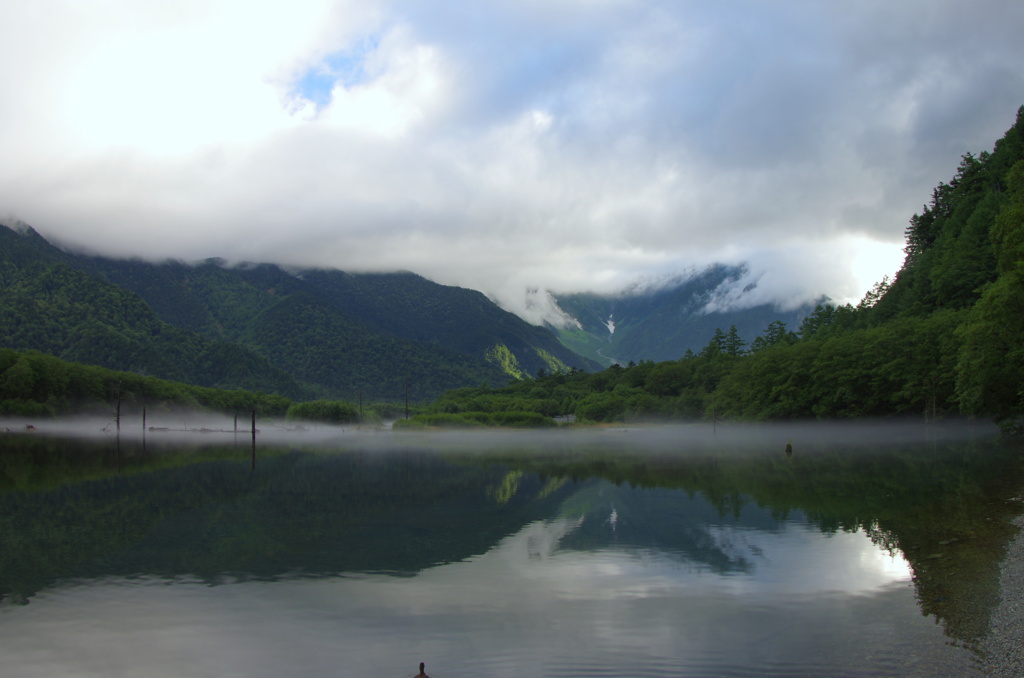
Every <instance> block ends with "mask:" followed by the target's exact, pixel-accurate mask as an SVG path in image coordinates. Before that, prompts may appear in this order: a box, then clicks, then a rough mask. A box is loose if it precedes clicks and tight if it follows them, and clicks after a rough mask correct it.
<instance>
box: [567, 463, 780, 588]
mask: <svg viewBox="0 0 1024 678" xmlns="http://www.w3.org/2000/svg"><path fill="white" fill-rule="evenodd" d="M561 511H562V512H563V514H566V515H579V516H580V519H579V525H578V527H576V529H574V530H573V531H572V532H571V533H569V534H567V535H566V536H565V537H564V538H563V539H562V541H561V547H562V548H567V549H576V550H587V551H592V550H597V549H603V548H611V547H614V548H616V549H619V550H625V551H646V550H656V551H659V552H661V553H663V554H664V555H666V556H667V557H669V558H671V559H675V560H678V561H680V562H685V563H687V564H688V565H689V567H690V568H692V569H694V570H705V569H706V570H708V571H710V572H714V573H716V574H730V573H744V572H749V571H751V570H752V569H753V567H754V565H755V562H756V560H757V557H758V555H759V550H760V549H759V547H758V546H757V544H756V543H755V540H751V539H747V538H744V537H743V535H744V533H749V532H750V531H758V532H777V531H779V530H781V528H782V526H783V521H781V520H780V519H778V518H777V517H775V516H773V515H772V514H771V512H770V511H768V510H766V509H763V508H759V507H751V509H750V510H744V511H743V512H742V513H741V514H740V515H732V514H722V513H721V512H720V511H719V510H718V509H716V508H715V507H714V506H713V505H712V504H711V503H710V502H708V500H707V499H705V498H703V497H701V496H699V495H688V494H686V493H683V492H680V491H678V490H667V489H639V488H635V487H631V486H622V485H618V486H617V485H614V484H612V483H609V482H603V483H600V484H596V485H595V484H589V485H587V486H586V487H585V488H582V489H581V490H580V491H579V492H577V493H576V494H574V495H573V496H572V497H571V498H570V499H568V500H567V501H566V502H565V503H564V504H563V505H562V508H561Z"/></svg>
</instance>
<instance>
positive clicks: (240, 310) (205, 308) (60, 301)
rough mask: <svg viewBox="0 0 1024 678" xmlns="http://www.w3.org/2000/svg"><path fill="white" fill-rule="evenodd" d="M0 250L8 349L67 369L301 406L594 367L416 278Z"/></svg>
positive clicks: (42, 247) (6, 240)
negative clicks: (43, 356)
mask: <svg viewBox="0 0 1024 678" xmlns="http://www.w3.org/2000/svg"><path fill="white" fill-rule="evenodd" d="M0 248H2V249H0V262H2V266H3V269H2V270H3V275H4V276H5V278H4V282H5V285H4V294H5V296H4V298H3V301H5V302H6V303H5V312H6V314H7V315H6V316H5V320H7V322H5V324H4V329H3V330H0V345H2V346H6V347H9V348H16V349H35V350H40V351H44V352H47V353H51V354H53V355H58V356H60V357H62V358H65V359H67V360H74V361H78V362H85V363H90V364H96V365H101V366H104V367H110V368H113V369H122V370H132V371H139V372H144V373H150V374H154V375H156V376H160V377H163V378H168V379H177V380H181V381H185V382H187V383H197V384H202V385H211V386H219V387H225V388H236V387H243V388H253V389H259V390H268V391H272V392H277V393H281V394H283V395H287V396H289V397H293V398H311V397H346V398H355V397H356V396H357V395H360V394H361V395H365V396H366V397H367V398H373V399H392V400H395V399H402V398H404V397H405V396H406V394H408V395H409V397H410V398H411V399H413V400H422V399H424V398H430V397H433V396H435V395H437V394H438V393H440V392H442V391H444V390H446V389H450V388H455V387H458V386H464V385H467V384H479V383H481V382H486V383H491V384H504V383H506V382H507V381H508V379H510V378H515V377H522V376H523V375H529V374H532V373H535V372H537V371H538V370H541V369H545V370H553V369H569V367H570V366H575V367H583V368H587V367H595V365H594V364H593V363H589V362H588V361H586V360H585V359H583V358H580V357H579V356H577V355H576V354H574V353H572V352H571V351H569V350H568V349H566V348H565V347H563V346H561V345H560V344H559V343H558V341H557V340H556V338H555V337H554V336H553V335H552V334H551V333H550V332H548V331H546V330H544V329H542V328H536V327H532V326H530V325H529V324H527V323H526V322H524V321H522V320H520V319H519V318H518V317H516V316H514V315H512V314H510V313H507V312H505V311H502V310H501V309H499V308H498V307H497V306H496V305H494V304H493V303H492V302H490V301H489V300H488V299H487V298H486V297H484V296H483V295H482V294H479V293H477V292H473V291H470V290H463V289H459V288H453V287H446V286H442V285H437V284H435V283H431V282H429V281H427V280H425V279H423V278H421V277H419V276H415V275H413V274H380V275H350V274H347V273H344V272H341V271H324V270H309V271H287V270H285V269H282V268H281V267H278V266H275V265H271V264H258V265H243V266H236V267H228V266H226V265H225V264H224V262H222V261H219V260H215V259H211V260H208V261H205V262H203V263H201V264H198V265H194V266H193V265H187V264H184V263H181V262H173V261H168V262H163V263H159V264H154V263H150V262H145V261H141V260H137V259H135V260H118V259H107V258H101V257H90V256H84V255H77V254H74V253H69V252H65V251H62V250H60V249H58V248H56V247H53V246H52V245H50V244H49V243H48V242H46V240H45V239H43V238H42V237H41V236H39V235H38V234H37V233H36V232H35V231H32V230H31V229H27V228H22V229H20V231H19V232H15V231H14V230H11V229H8V228H0ZM15 283H17V284H15ZM119 308H120V309H122V311H121V312H114V310H115V309H119ZM124 309H128V310H124Z"/></svg>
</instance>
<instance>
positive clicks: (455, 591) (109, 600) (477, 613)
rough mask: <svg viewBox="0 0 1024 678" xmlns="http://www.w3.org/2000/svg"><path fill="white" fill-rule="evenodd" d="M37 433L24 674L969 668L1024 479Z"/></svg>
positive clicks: (869, 466)
mask: <svg viewBox="0 0 1024 678" xmlns="http://www.w3.org/2000/svg"><path fill="white" fill-rule="evenodd" d="M83 426H85V425H84V424H80V425H79V427H80V428H81V427H83ZM40 428H41V429H42V430H40V431H38V432H36V433H33V434H8V435H6V436H4V437H3V438H0V549H2V550H0V595H2V597H3V598H2V603H0V676H5V677H14V678H18V677H35V676H40V677H42V676H46V677H52V676H81V677H83V678H84V677H92V676H105V677H110V676H192V677H206V676H211V677H212V676H217V677H226V676H238V677H251V678H263V677H267V678H269V677H271V676H273V677H275V678H277V677H280V676H394V677H395V678H402V677H403V676H411V675H412V674H414V673H416V668H417V664H418V663H419V662H420V661H423V662H426V664H427V672H428V673H429V674H430V675H431V676H433V677H434V678H446V677H454V676H773V675H775V676H888V675H900V676H906V675H921V676H930V675H964V674H969V673H970V672H971V671H972V670H973V665H974V660H975V656H974V650H973V647H974V646H975V644H976V643H977V641H978V640H979V639H980V638H981V637H982V636H983V635H984V633H985V631H986V630H987V625H988V614H989V612H990V611H991V609H992V607H993V606H994V605H995V604H996V603H997V602H998V588H997V585H998V577H999V561H1000V558H1001V552H1002V549H1003V548H1004V546H1005V544H1006V543H1007V541H1008V540H1009V539H1010V538H1012V536H1013V534H1014V533H1013V529H1012V527H1011V526H1010V525H1009V522H1010V520H1012V518H1013V517H1014V516H1015V515H1017V514H1018V513H1019V511H1020V508H1021V502H1020V501H1017V500H1018V499H1019V497H1020V492H1021V488H1022V487H1024V466H1022V454H1021V450H1020V448H1019V446H1018V445H1016V444H1013V443H1010V442H1007V441H1001V440H999V439H998V438H997V437H996V436H995V434H994V432H993V431H992V430H990V429H988V428H984V427H980V428H968V427H954V426H935V425H932V426H924V425H920V424H915V425H902V424H892V423H890V424H884V425H879V426H871V427H869V426H866V425H846V426H843V427H825V426H820V425H807V426H793V427H778V426H770V427H740V426H724V427H723V426H719V427H717V428H716V429H714V430H712V429H711V428H710V427H706V426H692V427H663V428H650V429H629V430H626V429H615V430H602V431H558V432H552V433H547V434H535V433H519V434H511V433H493V434H487V435H480V434H476V435H469V434H441V433H437V434H419V435H414V434H404V433H401V434H400V433H398V432H385V433H374V432H358V431H351V430H349V431H342V430H328V429H316V430H310V431H304V432H299V431H284V430H274V429H271V428H270V427H266V426H265V427H264V430H263V431H261V433H260V436H259V441H258V445H257V450H256V455H255V459H254V458H253V454H252V446H251V442H250V440H249V439H248V438H247V437H246V436H245V435H240V436H238V437H237V438H236V437H235V436H234V435H232V434H220V433H208V434H199V433H191V434H185V435H182V436H178V437H176V438H172V437H171V435H170V434H165V435H160V434H149V435H148V436H147V437H146V438H145V439H143V438H142V436H141V435H139V436H135V437H133V436H131V435H128V434H125V433H123V434H122V436H121V437H120V439H118V438H117V437H112V436H110V435H94V436H90V437H88V438H86V439H76V438H71V437H66V436H64V435H61V434H59V433H60V432H47V431H46V427H42V426H41V427H40ZM787 443H789V444H791V445H792V449H793V453H792V455H788V454H786V445H787Z"/></svg>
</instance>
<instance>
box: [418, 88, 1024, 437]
mask: <svg viewBox="0 0 1024 678" xmlns="http://www.w3.org/2000/svg"><path fill="white" fill-rule="evenodd" d="M905 252H906V258H905V260H904V263H903V266H902V268H901V269H900V270H899V272H897V274H896V276H895V278H894V279H893V280H891V281H890V280H888V279H884V280H882V281H879V282H878V283H877V284H876V285H875V287H874V289H872V290H871V291H870V292H868V293H867V294H866V295H865V297H864V299H863V300H861V302H860V303H859V304H857V305H856V306H853V305H850V304H846V305H841V306H836V305H831V304H821V305H819V306H818V307H817V308H816V309H815V310H814V311H813V312H812V313H811V314H810V315H808V316H807V317H806V318H804V320H803V321H802V322H801V323H800V325H799V326H798V327H795V328H789V327H787V326H786V325H785V323H783V322H781V321H775V322H772V323H770V324H769V325H768V326H767V327H766V328H765V330H764V332H763V333H762V335H761V336H758V337H757V338H755V339H754V340H753V341H751V342H746V341H744V340H743V339H742V338H741V336H740V334H739V333H738V332H737V330H736V328H735V327H730V328H728V329H727V330H724V329H719V330H718V331H716V333H715V335H714V336H713V337H712V339H711V340H710V341H709V342H708V344H707V345H706V346H704V347H703V348H702V349H701V350H699V351H697V352H694V351H687V353H686V354H685V355H684V356H683V357H682V358H680V359H679V360H670V361H664V362H657V363H655V362H652V361H640V362H639V363H635V362H631V363H629V364H628V365H627V366H625V367H623V366H613V367H610V368H608V369H606V370H604V371H602V372H598V373H593V374H590V373H584V372H579V371H576V370H570V371H568V372H555V373H552V374H548V373H541V374H538V377H537V378H536V379H533V380H530V381H524V382H521V383H518V384H513V385H511V386H509V387H507V388H501V389H494V388H486V387H481V388H463V389H459V390H455V391H451V392H449V393H447V394H445V395H444V396H442V397H441V398H439V399H438V400H437V401H436V402H435V403H434V404H433V405H432V406H431V407H430V412H429V414H425V415H423V416H422V417H421V418H420V421H421V422H423V423H433V424H444V423H447V424H456V425H459V424H461V425H473V424H475V423H479V420H480V418H479V417H478V416H476V415H475V414H473V413H476V412H484V413H492V412H499V411H526V412H537V413H540V414H543V415H546V416H554V415H560V414H574V415H575V416H576V419H577V420H580V421H594V422H608V421H643V420H654V419H660V418H703V419H712V420H714V419H718V418H742V419H794V418H830V417H871V416H890V415H913V416H919V417H925V418H936V417H943V416H949V415H956V414H962V415H967V416H972V417H986V418H988V417H991V418H993V419H995V420H996V421H997V422H998V423H1000V424H1001V425H1002V426H1003V427H1004V428H1005V429H1007V430H1011V431H1019V430H1020V429H1021V428H1022V425H1024V424H1022V421H1024V419H1022V416H1024V107H1022V108H1021V109H1020V110H1018V113H1017V119H1016V122H1015V124H1014V126H1013V127H1012V128H1011V129H1010V130H1009V131H1008V132H1007V133H1006V135H1005V136H1004V137H1003V138H1002V139H1000V140H999V141H998V142H997V143H996V144H995V147H994V149H993V151H992V152H982V153H980V154H979V155H977V156H975V155H974V154H972V153H968V154H966V155H964V156H963V159H962V161H961V163H960V166H959V167H958V168H957V170H956V173H955V175H954V176H953V178H952V179H951V180H950V181H949V182H948V183H946V182H943V183H940V184H939V185H938V187H936V188H935V190H934V191H933V193H932V199H931V201H930V203H929V204H927V205H925V206H924V207H923V209H922V211H921V212H920V213H919V214H915V215H914V216H913V217H912V218H911V219H910V224H909V226H908V227H907V229H906V247H905Z"/></svg>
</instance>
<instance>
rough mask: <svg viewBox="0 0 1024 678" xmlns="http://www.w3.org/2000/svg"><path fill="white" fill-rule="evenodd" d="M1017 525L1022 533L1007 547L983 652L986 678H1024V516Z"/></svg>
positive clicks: (1018, 518)
mask: <svg viewBox="0 0 1024 678" xmlns="http://www.w3.org/2000/svg"><path fill="white" fill-rule="evenodd" d="M1013 525H1015V526H1016V527H1017V528H1018V530H1020V531H1019V532H1018V533H1017V535H1016V536H1015V537H1014V538H1013V541H1012V542H1010V544H1009V545H1007V547H1006V555H1005V556H1004V558H1003V562H1002V565H1001V566H1000V577H999V606H998V607H997V608H996V609H995V610H993V612H992V617H991V619H990V621H989V631H988V634H987V635H986V636H985V639H984V640H983V641H982V643H981V648H980V649H981V650H982V653H983V655H982V657H981V659H980V661H979V664H980V668H981V669H982V671H983V673H984V675H986V676H994V677H995V678H1020V677H1021V676H1024V515H1021V516H1017V518H1016V519H1014V521H1013Z"/></svg>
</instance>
